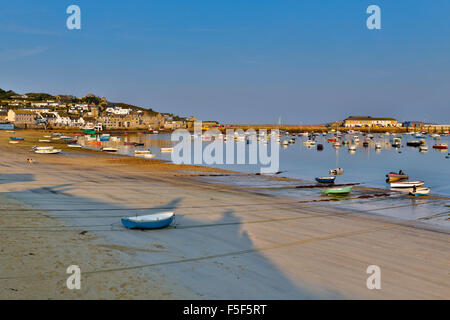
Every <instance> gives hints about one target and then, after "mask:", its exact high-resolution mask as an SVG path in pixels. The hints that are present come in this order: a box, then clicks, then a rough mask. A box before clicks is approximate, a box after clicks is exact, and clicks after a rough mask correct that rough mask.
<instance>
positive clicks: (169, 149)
mask: <svg viewBox="0 0 450 320" xmlns="http://www.w3.org/2000/svg"><path fill="white" fill-rule="evenodd" d="M161 152H173V148H161Z"/></svg>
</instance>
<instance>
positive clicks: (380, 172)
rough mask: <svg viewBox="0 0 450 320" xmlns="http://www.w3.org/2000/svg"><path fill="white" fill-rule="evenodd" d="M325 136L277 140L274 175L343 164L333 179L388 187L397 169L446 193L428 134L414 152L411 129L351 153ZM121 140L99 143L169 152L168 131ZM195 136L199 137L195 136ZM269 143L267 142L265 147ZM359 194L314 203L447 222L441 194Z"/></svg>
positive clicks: (255, 182) (244, 180)
mask: <svg viewBox="0 0 450 320" xmlns="http://www.w3.org/2000/svg"><path fill="white" fill-rule="evenodd" d="M353 136H354V135H353V134H352V135H351V136H348V139H350V138H351V137H353ZM330 137H331V135H328V136H318V137H316V139H315V140H316V143H317V144H323V146H324V149H323V150H322V151H318V150H317V147H315V146H314V147H307V146H305V145H304V144H303V142H304V141H306V140H307V139H308V138H307V137H295V140H296V141H295V143H294V144H289V145H288V146H287V147H286V148H285V147H283V146H282V145H281V144H277V148H278V149H279V151H280V167H279V170H280V171H283V173H282V174H280V175H279V176H284V177H289V178H296V179H302V180H308V181H314V179H315V177H317V176H327V175H329V172H328V170H329V169H332V168H337V167H341V168H343V169H344V174H343V175H339V176H337V178H336V183H361V184H362V186H366V187H377V188H382V189H388V188H389V185H388V184H387V183H386V182H385V181H386V174H387V173H388V172H390V171H398V170H400V169H402V170H403V171H404V172H406V173H407V174H409V177H410V180H423V181H425V186H426V187H429V188H430V189H431V193H430V195H438V196H450V184H449V183H448V181H449V179H450V170H449V168H450V159H449V158H446V157H447V156H448V154H449V150H445V151H439V150H435V149H433V148H432V146H433V145H434V144H435V143H436V141H435V139H434V138H432V137H431V136H429V135H428V136H426V137H424V138H420V139H425V140H426V144H427V146H428V148H429V150H428V152H419V149H418V148H415V147H408V146H406V142H407V141H409V140H419V138H415V137H414V136H411V135H403V136H401V135H396V137H402V147H401V148H400V149H395V148H393V147H392V146H391V144H390V141H391V139H392V138H393V136H392V135H391V136H383V137H380V136H379V135H375V137H374V139H373V140H371V141H370V143H369V146H368V147H367V148H364V147H363V146H362V142H359V143H358V144H357V145H358V147H357V149H356V152H354V153H350V152H349V151H348V146H343V145H342V146H341V147H340V148H338V149H336V148H334V147H333V145H332V144H331V143H328V142H327V139H328V138H330ZM288 138H290V137H282V139H281V141H283V140H284V139H288ZM121 140H122V141H121V142H104V143H102V146H112V147H117V148H119V152H120V153H122V154H128V155H133V154H134V150H136V149H141V150H150V151H151V152H152V153H153V154H155V156H156V157H155V158H156V159H163V160H169V161H170V160H171V154H170V153H161V152H160V148H162V147H170V146H172V142H171V141H170V135H169V134H159V135H129V136H125V137H122V139H121ZM360 140H361V141H363V137H362V136H360ZM449 140H450V139H449V137H448V136H447V137H446V136H442V137H441V138H440V140H439V143H447V144H449V143H450V141H449ZM192 141H194V140H192ZM199 141H201V140H200V139H199ZM124 142H139V143H144V146H142V147H134V146H124V145H123V143H124ZM224 143H232V144H234V145H235V148H236V145H237V144H239V143H240V144H243V145H244V146H245V148H246V154H247V155H248V145H247V144H246V143H245V142H235V141H228V142H224ZM375 143H379V144H381V146H382V149H381V150H378V151H376V150H375ZM208 144H209V142H205V141H203V147H206V146H207V145H208ZM270 145H271V143H270V142H269V143H268V147H269V149H270ZM224 150H225V148H224ZM224 153H225V151H224ZM235 154H236V150H235ZM210 166H212V167H217V168H222V169H229V170H233V171H240V172H245V173H258V172H260V167H259V166H258V165H237V164H234V165H227V164H213V165H210ZM207 179H210V180H216V181H220V182H225V183H231V184H235V185H238V186H239V187H243V188H260V191H261V192H266V193H270V194H275V193H279V194H281V195H285V196H290V197H294V198H299V199H302V200H305V199H306V200H315V199H320V198H321V194H320V189H292V188H289V186H294V185H298V184H299V183H298V182H283V181H274V180H270V179H261V177H252V176H244V177H243V176H239V177H211V178H207ZM286 187H287V188H286ZM359 194H360V191H357V190H354V191H353V192H352V197H349V198H348V199H345V198H344V199H342V201H340V202H339V203H335V202H333V203H329V204H327V203H320V205H321V206H323V205H329V206H339V207H341V208H346V209H350V210H352V209H354V210H358V211H364V212H367V213H371V214H380V215H387V216H390V217H394V218H400V219H405V220H421V221H424V222H428V223H434V224H439V225H441V226H444V227H447V228H450V222H449V221H450V220H449V214H448V211H449V210H448V207H449V202H448V201H447V200H446V199H441V200H439V199H431V198H427V197H425V198H413V199H412V198H410V197H407V196H405V194H404V193H398V194H397V193H394V194H393V195H392V196H389V197H388V198H383V199H373V198H372V199H355V198H357V197H358V195H359Z"/></svg>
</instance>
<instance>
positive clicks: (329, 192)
mask: <svg viewBox="0 0 450 320" xmlns="http://www.w3.org/2000/svg"><path fill="white" fill-rule="evenodd" d="M351 191H352V187H343V188H328V189H324V190H322V193H323V194H325V195H346V194H349V193H350V192H351Z"/></svg>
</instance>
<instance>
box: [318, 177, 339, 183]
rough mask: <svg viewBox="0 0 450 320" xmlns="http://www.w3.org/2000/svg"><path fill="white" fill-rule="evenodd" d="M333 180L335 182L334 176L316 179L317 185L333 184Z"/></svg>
mask: <svg viewBox="0 0 450 320" xmlns="http://www.w3.org/2000/svg"><path fill="white" fill-rule="evenodd" d="M334 180H336V176H331V177H317V178H316V181H317V182H319V183H334Z"/></svg>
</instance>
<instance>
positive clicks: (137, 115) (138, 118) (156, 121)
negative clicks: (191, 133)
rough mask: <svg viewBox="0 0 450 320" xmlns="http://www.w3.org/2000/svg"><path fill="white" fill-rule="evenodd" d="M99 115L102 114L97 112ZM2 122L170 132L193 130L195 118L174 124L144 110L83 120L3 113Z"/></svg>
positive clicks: (52, 114) (45, 114)
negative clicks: (164, 130) (150, 129)
mask: <svg viewBox="0 0 450 320" xmlns="http://www.w3.org/2000/svg"><path fill="white" fill-rule="evenodd" d="M97 112H98V111H97ZM0 120H2V121H3V122H6V121H8V122H11V123H14V125H15V126H16V127H19V128H38V127H42V126H43V125H45V126H47V127H54V128H62V127H78V128H86V127H89V128H93V127H96V128H99V129H104V130H111V129H149V128H152V129H159V130H161V129H166V130H174V129H178V128H189V127H192V126H193V122H194V121H195V120H196V119H195V117H191V118H189V119H183V120H174V119H173V118H172V117H171V116H169V115H167V114H161V113H157V114H150V113H147V112H144V111H142V110H138V111H134V110H132V111H130V112H128V113H127V114H115V113H109V112H107V111H106V112H103V113H102V114H101V115H98V114H92V111H91V113H89V112H87V113H84V114H83V115H82V116H79V115H73V114H65V115H64V114H63V115H62V114H60V113H58V112H56V111H50V110H47V109H39V110H37V111H36V110H31V109H9V110H8V111H7V112H6V111H0Z"/></svg>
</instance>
